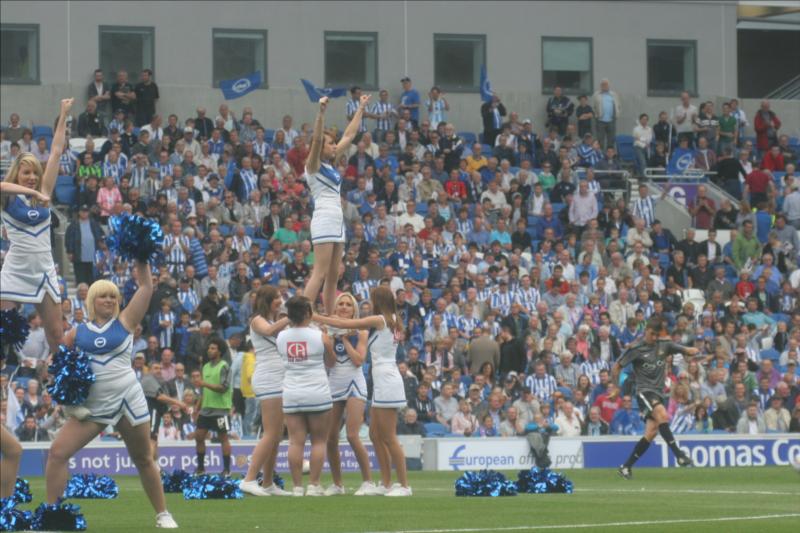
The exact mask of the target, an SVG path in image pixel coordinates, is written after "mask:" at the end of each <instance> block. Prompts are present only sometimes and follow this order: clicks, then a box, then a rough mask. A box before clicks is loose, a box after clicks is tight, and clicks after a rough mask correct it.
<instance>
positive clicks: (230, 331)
mask: <svg viewBox="0 0 800 533" xmlns="http://www.w3.org/2000/svg"><path fill="white" fill-rule="evenodd" d="M243 331H244V328H243V327H241V326H231V327H229V328H225V330H224V331H223V335H224V336H225V339H230V338H231V337H233V336H234V335H236V334H237V333H242V332H243Z"/></svg>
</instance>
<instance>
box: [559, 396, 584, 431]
mask: <svg viewBox="0 0 800 533" xmlns="http://www.w3.org/2000/svg"><path fill="white" fill-rule="evenodd" d="M561 408H562V412H561V414H559V415H558V416H557V417H556V419H555V424H556V425H557V426H558V436H559V437H579V436H580V434H581V428H582V426H583V423H582V421H581V418H580V416H579V415H578V413H577V412H575V407H574V406H573V405H572V402H564V403H563V404H562V406H561Z"/></svg>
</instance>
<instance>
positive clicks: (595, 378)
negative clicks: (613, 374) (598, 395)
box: [580, 359, 608, 385]
mask: <svg viewBox="0 0 800 533" xmlns="http://www.w3.org/2000/svg"><path fill="white" fill-rule="evenodd" d="M580 369H581V374H586V377H588V378H589V381H591V382H592V385H597V384H599V383H600V371H601V370H608V363H606V362H605V361H603V360H602V359H598V360H597V361H592V360H591V359H589V360H588V361H584V362H583V363H581V366H580Z"/></svg>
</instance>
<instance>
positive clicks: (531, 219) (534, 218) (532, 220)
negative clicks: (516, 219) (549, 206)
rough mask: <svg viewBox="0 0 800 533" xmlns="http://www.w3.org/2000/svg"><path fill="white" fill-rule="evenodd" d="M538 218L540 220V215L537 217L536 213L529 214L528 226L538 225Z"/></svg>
mask: <svg viewBox="0 0 800 533" xmlns="http://www.w3.org/2000/svg"><path fill="white" fill-rule="evenodd" d="M538 220H539V217H537V216H536V215H528V227H529V228H532V227H534V226H536V221H538Z"/></svg>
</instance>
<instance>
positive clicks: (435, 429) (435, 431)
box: [425, 422, 448, 437]
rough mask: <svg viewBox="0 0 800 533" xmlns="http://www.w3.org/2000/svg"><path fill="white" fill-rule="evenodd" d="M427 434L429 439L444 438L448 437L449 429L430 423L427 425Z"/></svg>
mask: <svg viewBox="0 0 800 533" xmlns="http://www.w3.org/2000/svg"><path fill="white" fill-rule="evenodd" d="M425 433H427V436H428V437H444V436H445V435H447V433H448V431H447V427H446V426H444V425H442V424H439V423H437V422H428V423H427V424H425Z"/></svg>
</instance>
